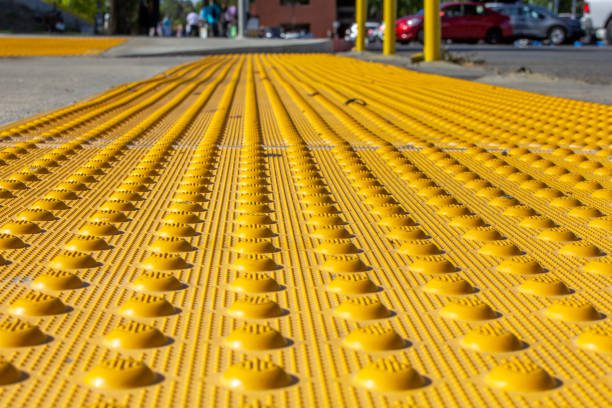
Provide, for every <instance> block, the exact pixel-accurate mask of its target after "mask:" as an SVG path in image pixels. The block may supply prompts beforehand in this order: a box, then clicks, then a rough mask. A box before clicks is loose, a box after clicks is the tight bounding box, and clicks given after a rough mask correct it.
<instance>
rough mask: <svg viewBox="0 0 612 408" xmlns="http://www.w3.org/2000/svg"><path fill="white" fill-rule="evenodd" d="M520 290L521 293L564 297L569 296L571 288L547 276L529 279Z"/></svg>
mask: <svg viewBox="0 0 612 408" xmlns="http://www.w3.org/2000/svg"><path fill="white" fill-rule="evenodd" d="M518 290H519V291H520V292H521V293H525V294H528V295H538V296H563V295H569V294H570V293H571V292H570V290H569V288H568V287H567V286H566V285H565V283H563V282H562V281H561V280H559V279H557V278H552V277H549V276H547V275H541V276H537V277H535V278H530V279H527V280H526V281H525V282H523V283H522V284H521V285H520V286H519V287H518Z"/></svg>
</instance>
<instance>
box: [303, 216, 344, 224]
mask: <svg viewBox="0 0 612 408" xmlns="http://www.w3.org/2000/svg"><path fill="white" fill-rule="evenodd" d="M308 224H309V225H312V226H314V227H333V226H341V225H348V223H347V222H346V221H344V220H343V219H342V218H341V217H339V216H338V215H317V216H314V217H311V218H310V219H309V220H308Z"/></svg>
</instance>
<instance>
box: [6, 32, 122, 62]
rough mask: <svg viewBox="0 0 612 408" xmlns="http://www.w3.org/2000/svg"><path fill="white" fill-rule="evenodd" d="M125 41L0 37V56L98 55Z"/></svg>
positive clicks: (115, 39) (84, 38)
mask: <svg viewBox="0 0 612 408" xmlns="http://www.w3.org/2000/svg"><path fill="white" fill-rule="evenodd" d="M125 41H126V39H125V38H110V37H109V38H87V37H74V38H70V37H68V38H66V37H25V36H19V37H2V36H0V57H51V56H55V57H57V56H70V55H98V54H101V53H103V52H104V51H106V50H108V49H109V48H112V47H115V46H117V45H119V44H121V43H124V42H125Z"/></svg>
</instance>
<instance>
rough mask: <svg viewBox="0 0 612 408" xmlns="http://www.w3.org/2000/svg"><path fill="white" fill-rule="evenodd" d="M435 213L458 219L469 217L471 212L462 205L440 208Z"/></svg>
mask: <svg viewBox="0 0 612 408" xmlns="http://www.w3.org/2000/svg"><path fill="white" fill-rule="evenodd" d="M437 213H438V214H440V215H445V216H447V217H460V216H464V215H470V213H471V212H470V210H469V209H468V208H467V207H466V206H464V205H463V204H450V205H446V206H444V207H441V208H440V209H439V210H438V211H437Z"/></svg>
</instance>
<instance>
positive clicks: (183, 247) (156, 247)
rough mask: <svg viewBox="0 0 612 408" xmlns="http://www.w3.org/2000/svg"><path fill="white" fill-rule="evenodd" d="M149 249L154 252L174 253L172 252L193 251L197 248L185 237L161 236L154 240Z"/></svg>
mask: <svg viewBox="0 0 612 408" xmlns="http://www.w3.org/2000/svg"><path fill="white" fill-rule="evenodd" d="M149 249H150V250H151V251H154V252H161V253H172V252H191V251H195V250H196V249H197V248H195V247H194V246H192V245H191V244H190V243H189V242H187V241H186V240H185V239H183V238H180V237H164V236H162V237H160V238H158V239H156V240H155V241H153V243H152V244H151V245H150V246H149Z"/></svg>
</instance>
